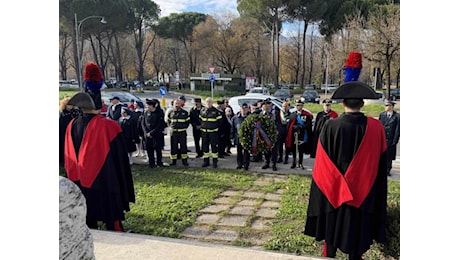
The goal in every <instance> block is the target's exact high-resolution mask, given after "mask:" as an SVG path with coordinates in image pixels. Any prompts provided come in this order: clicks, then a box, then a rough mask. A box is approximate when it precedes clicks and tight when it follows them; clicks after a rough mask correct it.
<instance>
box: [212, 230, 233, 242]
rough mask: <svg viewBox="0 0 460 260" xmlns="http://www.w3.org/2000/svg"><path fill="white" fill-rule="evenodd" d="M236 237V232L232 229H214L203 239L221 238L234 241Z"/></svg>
mask: <svg viewBox="0 0 460 260" xmlns="http://www.w3.org/2000/svg"><path fill="white" fill-rule="evenodd" d="M237 238H238V233H237V232H236V231H234V230H215V231H214V232H212V233H211V234H210V235H209V236H206V237H205V239H210V240H221V241H234V240H236V239H237Z"/></svg>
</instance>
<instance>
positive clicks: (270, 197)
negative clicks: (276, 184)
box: [265, 193, 281, 201]
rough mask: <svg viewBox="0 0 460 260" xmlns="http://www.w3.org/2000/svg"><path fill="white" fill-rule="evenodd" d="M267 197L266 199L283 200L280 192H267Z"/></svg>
mask: <svg viewBox="0 0 460 260" xmlns="http://www.w3.org/2000/svg"><path fill="white" fill-rule="evenodd" d="M265 199H266V200H274V201H281V195H280V194H274V193H267V194H265Z"/></svg>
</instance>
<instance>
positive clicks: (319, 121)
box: [310, 110, 339, 158]
mask: <svg viewBox="0 0 460 260" xmlns="http://www.w3.org/2000/svg"><path fill="white" fill-rule="evenodd" d="M337 117H339V115H338V114H337V112H335V111H333V110H331V111H329V112H326V111H324V110H323V111H321V112H318V114H317V115H316V119H315V125H314V127H313V143H312V149H311V153H310V158H315V157H316V146H317V145H318V138H319V133H321V129H323V126H324V124H325V123H326V121H327V120H329V119H333V118H337Z"/></svg>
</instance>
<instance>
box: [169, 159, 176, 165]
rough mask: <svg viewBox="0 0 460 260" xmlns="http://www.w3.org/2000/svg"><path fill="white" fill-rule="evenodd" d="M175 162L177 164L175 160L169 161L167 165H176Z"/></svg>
mask: <svg viewBox="0 0 460 260" xmlns="http://www.w3.org/2000/svg"><path fill="white" fill-rule="evenodd" d="M176 164H177V162H176V160H173V161H172V162H171V164H169V165H170V166H176Z"/></svg>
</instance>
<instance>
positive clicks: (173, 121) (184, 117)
mask: <svg viewBox="0 0 460 260" xmlns="http://www.w3.org/2000/svg"><path fill="white" fill-rule="evenodd" d="M167 120H168V124H169V126H170V127H171V131H172V132H185V133H187V132H186V131H187V128H188V126H189V124H190V116H189V114H188V112H187V111H186V110H185V109H183V108H179V109H173V110H171V111H170V112H169V114H168V116H167Z"/></svg>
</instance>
